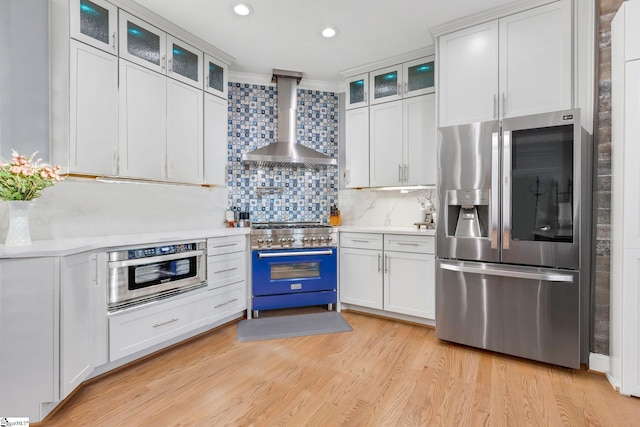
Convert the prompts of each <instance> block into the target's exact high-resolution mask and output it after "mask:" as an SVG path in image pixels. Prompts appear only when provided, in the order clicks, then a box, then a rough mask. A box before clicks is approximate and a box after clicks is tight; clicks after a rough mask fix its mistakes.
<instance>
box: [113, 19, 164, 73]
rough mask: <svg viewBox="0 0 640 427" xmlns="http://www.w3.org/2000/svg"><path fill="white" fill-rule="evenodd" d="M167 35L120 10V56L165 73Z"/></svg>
mask: <svg viewBox="0 0 640 427" xmlns="http://www.w3.org/2000/svg"><path fill="white" fill-rule="evenodd" d="M166 40H167V35H166V33H165V32H164V31H161V30H160V29H158V28H156V27H154V26H153V25H151V24H148V23H147V22H145V21H143V20H142V19H139V18H137V17H135V16H133V15H130V14H128V13H126V12H124V11H122V10H121V11H120V58H123V59H126V60H128V61H130V62H133V63H134V64H138V65H140V66H142V67H145V68H148V69H150V70H153V71H157V72H158V73H162V74H165V73H166V70H167V41H166Z"/></svg>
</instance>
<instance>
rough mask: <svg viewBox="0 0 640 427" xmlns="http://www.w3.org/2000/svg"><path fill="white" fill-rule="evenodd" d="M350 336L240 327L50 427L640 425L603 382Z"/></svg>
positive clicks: (156, 363)
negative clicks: (274, 336) (278, 334)
mask: <svg viewBox="0 0 640 427" xmlns="http://www.w3.org/2000/svg"><path fill="white" fill-rule="evenodd" d="M343 314H344V317H345V318H346V319H347V321H348V322H349V323H350V324H351V326H352V327H353V332H345V333H339V334H330V335H316V336H309V337H300V338H288V339H279V340H269V341H259V342H245V343H238V342H236V340H235V336H236V324H235V323H234V324H230V325H227V326H225V327H223V328H222V329H219V330H217V331H215V332H213V333H210V334H207V335H204V336H202V337H200V338H198V339H196V340H193V341H191V342H188V343H186V344H184V345H181V346H179V347H176V348H173V349H171V350H169V351H166V352H164V353H161V354H159V355H158V356H156V357H153V358H151V359H149V360H145V361H143V362H141V363H138V364H136V365H133V366H131V367H128V368H126V369H123V370H121V371H119V372H116V373H114V374H111V375H109V376H106V377H103V378H100V379H99V380H97V381H95V382H93V383H89V384H88V385H85V386H84V387H83V388H82V389H81V390H80V391H79V392H78V393H76V395H75V396H73V397H72V398H71V400H70V401H69V402H68V403H67V404H66V405H65V406H64V407H63V408H62V409H61V410H60V411H59V412H58V413H56V414H55V415H54V416H53V417H52V418H51V419H50V420H48V421H47V422H46V423H45V424H44V425H45V426H46V427H54V426H65V427H68V426H161V427H164V426H207V427H209V426H276V425H277V426H296V427H297V426H323V427H324V426H337V425H341V426H562V425H565V426H639V425H640V399H636V398H632V397H625V396H622V395H620V394H618V393H617V392H616V391H614V390H613V389H612V388H611V386H610V385H609V383H608V382H607V380H606V379H605V377H604V376H602V375H597V374H591V373H588V372H586V371H585V370H584V369H582V370H571V369H565V368H559V367H554V366H550V365H546V364H542V363H536V362H531V361H526V360H522V359H517V358H514V357H509V356H504V355H498V354H493V353H489V352H485V351H481V350H477V349H471V348H467V347H463V346H459V345H455V344H450V343H446V342H443V341H439V340H438V339H437V338H436V337H435V331H434V330H433V329H431V328H427V327H422V326H415V325H409V324H405V323H399V322H395V321H390V320H385V319H380V318H376V317H370V316H365V315H362V314H358V313H354V312H347V313H343Z"/></svg>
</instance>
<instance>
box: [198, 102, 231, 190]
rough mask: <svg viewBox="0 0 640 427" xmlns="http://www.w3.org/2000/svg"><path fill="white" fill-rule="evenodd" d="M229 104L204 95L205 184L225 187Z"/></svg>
mask: <svg viewBox="0 0 640 427" xmlns="http://www.w3.org/2000/svg"><path fill="white" fill-rule="evenodd" d="M227 108H228V102H227V100H226V99H222V98H218V97H217V96H213V95H211V94H208V93H205V94H204V183H205V184H215V185H225V184H226V182H227V164H228V159H229V157H228V156H229V155H228V145H229V142H228V140H229V138H228V131H227V120H228V111H227Z"/></svg>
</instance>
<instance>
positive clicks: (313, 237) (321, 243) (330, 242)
mask: <svg viewBox="0 0 640 427" xmlns="http://www.w3.org/2000/svg"><path fill="white" fill-rule="evenodd" d="M337 244H338V242H337V236H336V234H335V233H329V234H326V233H319V234H308V233H307V234H296V233H293V234H288V235H278V234H277V233H273V234H265V235H262V236H252V238H251V248H252V249H270V248H304V247H313V248H317V247H335V246H337Z"/></svg>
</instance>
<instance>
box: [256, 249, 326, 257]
mask: <svg viewBox="0 0 640 427" xmlns="http://www.w3.org/2000/svg"><path fill="white" fill-rule="evenodd" d="M305 255H333V250H332V249H327V250H324V251H295V252H258V258H274V257H281V256H305Z"/></svg>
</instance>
